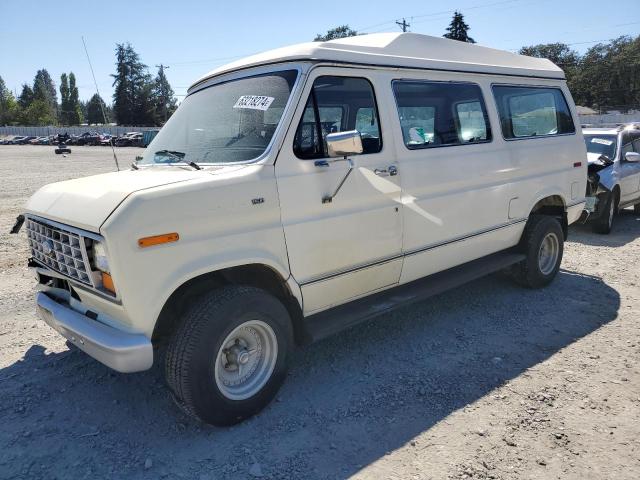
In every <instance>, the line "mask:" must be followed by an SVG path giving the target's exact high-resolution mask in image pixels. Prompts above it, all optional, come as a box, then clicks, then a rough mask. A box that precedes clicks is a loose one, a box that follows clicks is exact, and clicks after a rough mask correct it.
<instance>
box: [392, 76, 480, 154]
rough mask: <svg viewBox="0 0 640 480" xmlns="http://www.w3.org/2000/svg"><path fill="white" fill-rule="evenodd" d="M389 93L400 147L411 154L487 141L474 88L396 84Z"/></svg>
mask: <svg viewBox="0 0 640 480" xmlns="http://www.w3.org/2000/svg"><path fill="white" fill-rule="evenodd" d="M393 93H394V95H395V97H396V104H397V107H398V116H399V117H400V126H401V128H402V137H403V139H404V144H405V145H406V146H407V148H409V149H411V150H414V149H420V148H431V147H440V146H448V145H465V144H470V143H481V142H487V141H490V140H491V127H490V125H489V119H488V117H487V111H486V108H485V104H484V100H483V98H482V92H481V90H480V87H479V86H478V85H475V84H472V83H451V82H423V81H413V80H397V81H394V82H393Z"/></svg>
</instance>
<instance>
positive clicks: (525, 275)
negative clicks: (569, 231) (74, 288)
mask: <svg viewBox="0 0 640 480" xmlns="http://www.w3.org/2000/svg"><path fill="white" fill-rule="evenodd" d="M520 249H521V251H522V252H523V253H524V254H525V255H526V259H525V260H523V261H522V262H520V263H517V264H516V265H514V266H513V267H512V269H511V274H512V276H513V278H514V279H515V280H516V282H518V283H519V284H520V285H523V286H525V287H528V288H541V287H544V286H546V285H548V284H549V283H551V281H552V280H553V279H554V278H555V276H556V275H557V274H558V270H559V269H560V263H561V262H562V254H563V252H564V234H563V232H562V226H561V225H560V222H559V221H558V220H557V219H556V218H554V217H550V216H546V215H532V216H531V217H530V218H529V221H528V222H527V227H526V228H525V231H524V233H523V236H522V240H521V241H520Z"/></svg>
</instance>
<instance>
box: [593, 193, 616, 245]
mask: <svg viewBox="0 0 640 480" xmlns="http://www.w3.org/2000/svg"><path fill="white" fill-rule="evenodd" d="M603 200H604V205H603V208H602V214H601V215H600V216H599V217H598V218H597V219H596V221H595V222H594V224H593V231H594V232H596V233H602V234H605V235H606V234H608V233H610V232H611V229H612V228H613V220H614V218H615V216H616V213H617V210H618V199H617V194H616V190H614V191H613V192H611V193H610V194H609V195H607V196H606V197H605V198H603Z"/></svg>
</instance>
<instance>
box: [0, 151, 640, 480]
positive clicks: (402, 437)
mask: <svg viewBox="0 0 640 480" xmlns="http://www.w3.org/2000/svg"><path fill="white" fill-rule="evenodd" d="M51 150H52V149H51V148H50V147H18V146H16V147H7V146H0V178H1V185H2V186H1V188H0V273H1V275H0V425H1V427H0V478H1V479H5V478H6V479H9V478H11V479H13V478H29V479H39V478H43V479H53V478H59V479H69V478H140V479H144V478H149V479H151V478H185V479H191V478H194V479H222V478H256V477H264V478H283V479H284V478H286V479H290V478H304V479H316V478H319V479H333V478H347V477H353V478H358V479H365V478H366V479H369V478H398V479H413V478H415V479H448V478H477V479H485V478H495V479H529V478H532V479H545V480H546V479H554V478H558V479H567V478H572V479H618V478H620V479H622V478H624V479H637V478H640V366H639V365H640V218H639V217H637V216H635V215H634V214H633V212H632V211H631V210H626V211H624V212H623V213H622V214H621V215H620V218H619V221H618V224H617V226H616V227H615V230H614V232H613V234H611V235H609V236H601V235H596V234H593V233H591V231H590V229H589V228H586V227H572V228H571V231H570V240H569V242H568V243H567V244H566V251H565V259H564V262H563V269H562V271H561V273H560V274H559V276H558V278H557V280H556V281H555V282H554V283H553V284H552V285H551V286H550V287H549V288H547V289H544V290H539V291H530V290H523V289H520V288H518V287H516V286H514V285H512V284H511V283H510V282H509V281H508V280H506V279H504V278H502V277H501V276H500V275H494V276H491V277H487V278H485V279H482V280H480V281H476V282H474V283H471V284H469V285H467V286H465V287H463V288H460V289H458V290H456V291H450V292H448V293H446V294H444V295H440V296H438V297H436V298H433V299H431V300H429V301H427V302H424V303H421V304H417V305H413V306H411V307H408V308H405V309H402V310H399V311H397V312H395V313H393V314H389V315H385V316H384V317H381V318H379V319H377V320H376V321H374V322H370V323H368V324H365V325H363V326H360V327H356V328H354V329H352V330H349V331H347V332H346V333H344V334H341V335H339V336H337V337H335V338H330V339H328V340H325V341H323V342H320V343H318V344H315V345H312V346H310V347H306V348H304V349H301V350H299V351H298V352H297V353H296V354H295V355H294V364H293V367H292V370H291V374H290V376H289V378H288V380H287V382H286V383H285V386H284V388H283V389H282V390H281V392H280V394H279V396H278V399H277V401H275V402H274V403H273V404H272V405H271V406H270V407H268V408H267V409H266V410H265V411H264V412H263V413H262V414H261V415H259V416H257V417H255V418H253V419H251V420H249V421H247V422H245V423H244V424H241V425H239V426H237V427H234V428H229V429H219V428H212V427H207V426H203V425H199V424H196V423H193V422H192V421H190V420H188V419H187V418H186V417H185V416H183V415H182V414H181V413H180V412H179V410H178V409H177V408H176V407H175V406H174V405H173V403H172V401H171V399H170V397H169V395H168V394H167V390H166V389H165V387H164V379H163V375H162V369H161V368H159V366H157V367H156V368H154V369H153V370H151V371H149V372H145V373H140V374H134V375H123V374H118V373H115V372H112V371H110V370H109V369H108V368H106V367H103V366H102V365H100V364H99V363H97V362H96V361H94V360H92V359H90V358H89V357H87V356H86V355H84V354H83V353H81V352H78V351H69V350H68V349H67V347H66V345H65V343H64V342H63V341H62V340H61V338H60V337H59V336H58V335H57V334H56V333H54V332H53V330H51V329H50V328H49V327H47V326H46V325H45V324H43V323H42V322H41V321H40V320H39V319H38V318H37V317H36V315H35V311H34V303H33V284H34V281H33V280H32V278H31V276H30V274H29V273H28V271H27V270H26V266H25V264H26V259H27V256H28V253H27V249H26V246H25V244H26V241H25V238H24V234H23V233H22V234H21V235H19V236H17V237H16V236H9V235H8V234H7V232H8V230H9V228H10V226H11V225H12V223H13V220H14V218H15V216H16V215H17V214H18V213H19V212H20V209H21V206H22V205H23V204H24V202H25V201H26V199H27V198H28V196H29V195H30V194H31V193H33V192H34V191H35V190H36V189H37V188H38V187H39V186H41V185H43V184H45V183H49V182H52V181H56V180H61V179H65V178H72V177H77V176H82V175H87V174H93V173H98V172H103V171H109V170H112V168H113V166H112V159H111V158H110V156H111V153H110V151H109V150H108V149H104V148H100V147H95V148H93V147H86V148H80V147H79V148H76V149H74V152H73V153H72V154H71V155H70V156H68V157H67V158H62V157H58V156H55V155H53V153H52V151H51ZM118 152H119V154H120V157H121V164H122V165H128V164H129V163H130V162H131V161H132V160H133V157H134V156H135V155H136V154H139V152H140V150H138V149H119V150H118Z"/></svg>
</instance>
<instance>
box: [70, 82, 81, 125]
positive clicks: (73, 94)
mask: <svg viewBox="0 0 640 480" xmlns="http://www.w3.org/2000/svg"><path fill="white" fill-rule="evenodd" d="M69 123H70V124H71V125H80V124H81V123H82V111H81V110H80V99H79V98H78V87H77V86H76V76H75V75H74V74H73V72H69Z"/></svg>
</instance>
